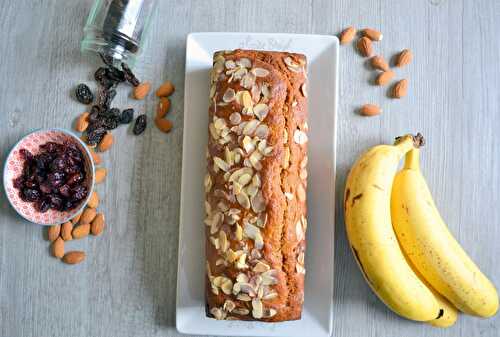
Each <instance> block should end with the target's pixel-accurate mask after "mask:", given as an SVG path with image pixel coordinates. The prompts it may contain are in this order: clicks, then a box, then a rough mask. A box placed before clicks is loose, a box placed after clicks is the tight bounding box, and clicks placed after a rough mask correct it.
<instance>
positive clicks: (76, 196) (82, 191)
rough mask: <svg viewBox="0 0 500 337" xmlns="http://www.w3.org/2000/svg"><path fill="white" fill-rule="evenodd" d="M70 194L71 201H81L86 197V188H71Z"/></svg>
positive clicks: (80, 186)
mask: <svg viewBox="0 0 500 337" xmlns="http://www.w3.org/2000/svg"><path fill="white" fill-rule="evenodd" d="M71 193H72V200H73V201H78V200H82V199H84V198H85V197H86V196H87V188H86V187H85V186H82V185H78V186H76V187H75V188H73V190H72V191H71Z"/></svg>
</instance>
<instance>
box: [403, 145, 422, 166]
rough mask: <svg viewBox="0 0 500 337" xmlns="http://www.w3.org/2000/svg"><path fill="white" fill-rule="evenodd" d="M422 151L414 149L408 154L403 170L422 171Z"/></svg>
mask: <svg viewBox="0 0 500 337" xmlns="http://www.w3.org/2000/svg"><path fill="white" fill-rule="evenodd" d="M419 157H420V149H418V148H414V149H411V150H410V151H408V152H407V153H406V156H405V164H404V166H403V168H404V169H405V170H419V169H420V161H419Z"/></svg>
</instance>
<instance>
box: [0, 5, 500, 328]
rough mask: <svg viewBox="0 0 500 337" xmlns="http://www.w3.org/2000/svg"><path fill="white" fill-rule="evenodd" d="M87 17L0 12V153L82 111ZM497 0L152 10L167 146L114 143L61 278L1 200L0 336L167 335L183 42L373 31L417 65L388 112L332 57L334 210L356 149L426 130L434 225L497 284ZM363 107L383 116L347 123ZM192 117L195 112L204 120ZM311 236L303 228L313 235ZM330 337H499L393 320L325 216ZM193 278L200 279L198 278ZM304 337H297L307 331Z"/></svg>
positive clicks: (482, 324)
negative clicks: (92, 209)
mask: <svg viewBox="0 0 500 337" xmlns="http://www.w3.org/2000/svg"><path fill="white" fill-rule="evenodd" d="M90 6H91V1H90V0H85V1H30V0H19V1H0V32H1V34H2V43H1V45H0V128H1V129H0V130H1V133H0V150H1V151H0V153H1V159H2V161H3V159H4V158H5V156H6V154H7V152H8V150H9V148H10V147H11V146H12V145H13V144H14V143H15V142H16V141H17V140H18V139H19V138H20V137H21V136H22V135H24V134H25V133H26V132H28V131H29V130H31V129H35V128H40V127H45V128H47V127H70V126H71V124H72V122H73V120H74V118H75V116H77V115H78V114H79V113H81V112H82V108H83V107H82V105H80V104H79V103H77V102H75V101H74V100H73V99H72V98H71V96H70V90H71V89H72V88H73V87H74V85H75V84H77V83H79V82H82V81H86V82H89V83H92V81H91V76H92V71H93V69H95V65H92V64H90V63H89V62H88V61H86V59H85V58H84V57H82V56H81V55H80V52H79V42H80V39H81V37H82V27H83V25H84V20H85V17H86V16H87V14H88V11H89V8H90ZM499 18H500V2H499V1H495V0H480V1H472V0H469V1H466V0H453V1H451V0H448V1H445V0H429V1H424V0H418V1H415V0H405V1H392V0H386V1H382V0H378V1H362V0H356V1H354V0H339V1H330V0H314V1H313V0H307V1H285V0H280V1H276V0H274V1H265V0H259V1H234V0H232V1H224V0H210V1H196V0H191V1H187V0H177V1H160V6H159V9H158V13H157V16H156V18H155V21H154V22H153V24H152V29H151V31H150V35H149V39H148V43H147V46H146V49H145V53H144V55H143V57H142V59H141V61H140V63H139V65H138V70H137V72H138V74H139V75H140V77H141V78H144V79H149V80H151V81H152V82H153V84H154V85H158V84H159V83H161V82H162V81H163V80H165V79H167V78H168V79H171V80H172V81H173V82H174V83H175V84H176V86H177V91H176V93H175V95H174V96H173V102H172V111H171V113H170V116H171V117H172V118H173V121H174V130H173V131H172V132H171V133H170V134H169V135H164V134H161V133H160V132H158V130H157V129H155V128H149V129H148V130H147V132H146V133H145V134H144V135H143V136H141V137H133V136H131V135H130V132H129V131H127V130H126V129H125V128H122V129H119V130H116V132H114V135H115V137H116V141H117V142H116V143H117V145H116V146H114V147H113V148H112V149H111V151H110V152H109V153H107V154H105V155H104V157H105V166H106V167H108V169H109V171H110V176H109V179H108V180H107V181H106V183H105V184H104V185H102V186H100V187H99V192H100V194H101V196H102V199H103V203H102V204H101V206H100V207H101V209H102V210H103V211H104V212H105V214H106V216H107V219H108V227H107V229H106V231H105V234H104V235H103V236H101V237H98V238H88V239H84V240H80V241H73V242H71V243H70V244H68V248H71V249H83V250H85V251H86V252H87V254H88V257H87V260H86V261H85V262H84V263H82V264H80V265H78V266H67V265H64V264H62V263H60V262H58V261H57V260H55V259H54V258H52V257H51V256H50V255H49V251H48V243H47V241H45V240H44V238H43V231H42V229H41V228H40V227H39V226H36V225H32V224H29V223H26V222H25V221H23V220H21V219H20V218H19V217H18V216H16V214H15V212H14V211H13V210H12V209H11V208H10V207H9V205H8V203H7V200H6V198H5V196H4V195H3V193H2V195H1V196H0V200H1V208H0V335H1V336H4V337H20V336H36V337H42V336H75V337H76V336H81V337H83V336H99V337H100V336H110V337H111V336H113V337H114V336H177V335H178V334H177V332H176V331H175V326H174V325H175V282H176V268H177V240H178V216H179V193H180V172H181V164H182V163H181V149H182V133H183V127H182V122H183V114H182V111H183V99H184V97H183V90H182V88H183V86H184V56H185V38H186V34H187V33H189V32H192V31H255V32H260V31H262V32H288V33H318V34H335V33H337V32H338V31H339V30H341V28H342V27H344V26H346V25H350V24H353V25H355V26H358V27H364V26H370V27H376V28H379V29H381V30H382V31H383V33H384V40H383V41H382V42H381V43H377V44H376V46H375V48H376V50H377V52H380V53H382V54H383V55H385V56H387V57H389V56H390V55H392V54H393V53H394V52H396V51H397V50H400V49H402V48H406V47H407V48H411V49H412V50H413V51H414V54H415V61H414V62H413V64H411V65H410V66H409V67H407V68H404V69H402V70H398V73H397V74H398V77H406V78H409V81H410V89H409V95H408V97H406V98H404V99H402V100H397V101H396V100H391V99H388V98H387V97H386V92H385V89H381V88H379V87H375V86H372V85H370V84H369V83H368V80H369V79H371V77H372V76H373V73H371V72H370V71H368V70H367V69H366V68H365V67H364V66H363V65H364V61H365V60H364V59H362V58H360V57H359V56H357V55H356V53H355V51H354V49H353V48H352V47H343V48H342V49H341V52H340V57H341V60H340V105H339V118H338V123H339V125H338V130H339V133H338V163H337V172H338V175H337V198H338V199H337V205H339V204H340V199H341V195H342V191H343V186H344V182H345V177H346V173H347V170H348V169H349V167H350V165H351V164H352V162H353V160H354V159H355V157H356V156H357V155H358V154H359V153H360V152H361V151H363V150H364V149H366V148H367V147H369V146H371V145H374V144H378V143H380V142H391V141H392V139H393V137H395V136H397V135H401V134H404V133H407V132H416V131H420V132H422V133H423V134H424V135H425V136H426V138H427V141H428V144H427V145H426V147H425V149H424V150H423V151H422V152H423V153H422V156H423V158H422V160H423V170H424V173H425V175H426V177H427V179H428V181H429V184H430V186H431V189H432V191H433V193H434V196H435V198H436V202H437V204H438V205H439V207H440V209H441V211H442V214H443V216H444V217H445V218H446V219H447V221H448V223H449V226H450V228H451V230H452V231H453V233H454V234H455V235H456V236H457V238H458V239H459V241H460V242H461V243H462V245H463V246H464V247H465V248H466V250H467V251H468V252H469V253H470V255H471V256H472V258H473V259H474V260H475V261H476V262H477V263H478V264H479V266H480V267H481V268H482V270H483V271H484V272H485V273H486V274H487V275H489V276H490V278H491V279H492V280H493V282H494V283H496V285H497V286H500V268H499V265H498V261H497V260H496V259H497V258H498V256H499V255H500V245H499V243H498V242H499V241H500V226H499V225H500V212H499V207H500V206H499V205H500V194H499V193H498V190H497V189H498V188H499V187H500V146H499V141H498V136H497V134H496V133H497V132H498V129H499V128H500V90H499V87H500V62H499V59H500V39H499V36H500V24H499V21H498V20H499ZM127 94H128V91H127V89H126V88H122V90H121V91H120V92H119V95H118V98H117V102H116V103H117V106H121V107H123V106H125V105H131V106H133V107H135V108H138V109H140V110H144V111H147V112H148V114H150V115H152V114H153V112H154V109H155V104H156V100H155V99H154V98H153V97H151V98H149V99H147V100H146V101H144V102H131V101H130V100H129V99H128V98H127ZM365 102H375V103H379V104H381V105H382V106H383V108H384V113H383V115H381V116H380V117H375V118H370V119H367V118H362V117H359V116H358V115H356V114H354V113H353V110H354V109H355V108H356V107H358V106H359V105H360V104H362V103H365ZM200 113H203V112H200ZM311 230H314V226H311ZM335 241H336V257H335V270H336V273H335V298H334V303H335V310H334V315H335V317H334V335H335V336H339V337H340V336H384V337H389V336H463V337H470V336H498V330H499V329H500V318H499V315H497V316H496V317H495V318H492V319H488V320H481V319H478V318H472V317H467V316H461V317H460V318H459V321H458V323H457V324H456V325H455V326H454V327H453V328H451V329H448V330H440V329H435V328H431V327H429V326H427V325H421V324H415V323H412V322H409V321H406V320H403V319H400V318H398V317H397V316H396V315H395V314H393V313H392V312H390V311H388V310H387V309H386V308H385V306H384V305H383V304H382V303H381V302H380V301H379V300H378V299H377V298H376V297H375V296H374V294H373V293H372V292H371V291H370V290H369V288H368V287H367V285H366V283H365V282H364V280H363V279H362V277H361V274H360V272H359V270H358V269H357V267H356V265H355V263H354V260H353V258H352V256H351V252H350V251H349V250H348V245H347V243H346V235H345V230H344V220H343V214H342V211H341V207H337V217H336V238H335ZM200 272H201V271H200ZM304 333H305V334H306V332H304Z"/></svg>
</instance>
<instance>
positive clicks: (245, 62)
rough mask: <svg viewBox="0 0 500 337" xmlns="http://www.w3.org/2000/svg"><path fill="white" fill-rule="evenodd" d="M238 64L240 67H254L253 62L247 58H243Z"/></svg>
mask: <svg viewBox="0 0 500 337" xmlns="http://www.w3.org/2000/svg"><path fill="white" fill-rule="evenodd" d="M236 64H237V65H239V66H240V67H245V68H251V67H252V62H251V61H250V60H249V59H247V58H246V57H242V58H240V59H239V60H237V61H236Z"/></svg>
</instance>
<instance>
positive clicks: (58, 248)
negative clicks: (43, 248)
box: [52, 237, 64, 259]
mask: <svg viewBox="0 0 500 337" xmlns="http://www.w3.org/2000/svg"><path fill="white" fill-rule="evenodd" d="M52 255H53V256H54V257H57V258H58V259H60V258H62V257H63V256H64V240H63V239H62V238H61V237H58V238H57V239H56V240H55V241H54V242H52Z"/></svg>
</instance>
